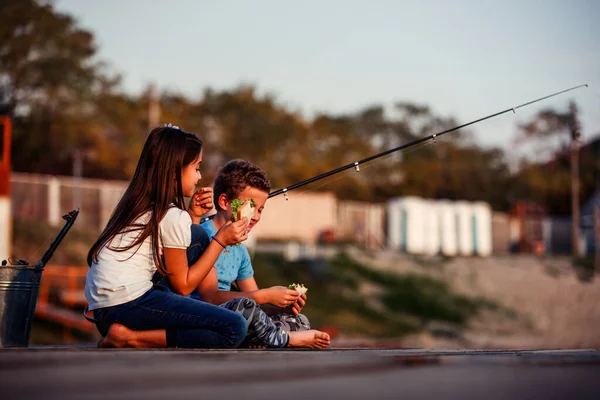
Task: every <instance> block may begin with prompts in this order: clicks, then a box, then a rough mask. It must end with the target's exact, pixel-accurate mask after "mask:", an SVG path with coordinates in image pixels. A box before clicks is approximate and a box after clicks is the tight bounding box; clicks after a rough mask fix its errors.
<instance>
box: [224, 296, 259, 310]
mask: <svg viewBox="0 0 600 400" xmlns="http://www.w3.org/2000/svg"><path fill="white" fill-rule="evenodd" d="M227 305H228V307H227V308H229V309H230V310H234V311H237V312H240V313H243V312H244V310H253V309H256V308H257V307H258V304H256V301H254V300H252V299H248V298H246V297H238V298H235V299H233V300H231V301H230V302H228V304H227Z"/></svg>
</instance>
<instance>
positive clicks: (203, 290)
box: [198, 268, 298, 308]
mask: <svg viewBox="0 0 600 400" xmlns="http://www.w3.org/2000/svg"><path fill="white" fill-rule="evenodd" d="M237 283H238V286H239V288H240V292H232V291H229V290H219V280H218V277H217V270H216V269H215V268H212V269H211V271H210V272H209V273H208V275H207V276H206V278H204V280H203V281H202V282H200V284H199V285H198V292H199V293H200V298H201V299H202V300H204V301H206V302H207V303H211V304H216V305H219V304H223V303H225V302H227V301H229V300H233V299H235V298H238V297H246V298H248V299H252V300H254V301H256V303H257V304H267V303H270V304H273V305H274V306H277V307H282V308H283V307H287V306H289V305H292V304H294V302H295V301H296V299H297V298H298V292H296V291H295V290H289V289H288V288H286V287H283V286H273V287H271V288H268V289H259V288H258V285H257V284H256V280H255V279H254V277H253V276H252V277H250V278H247V279H243V280H239V281H237Z"/></svg>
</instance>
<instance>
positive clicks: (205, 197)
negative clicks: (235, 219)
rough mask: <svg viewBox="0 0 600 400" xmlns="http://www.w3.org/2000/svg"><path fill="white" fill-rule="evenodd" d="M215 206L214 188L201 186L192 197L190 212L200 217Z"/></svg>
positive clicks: (193, 215) (189, 206)
mask: <svg viewBox="0 0 600 400" xmlns="http://www.w3.org/2000/svg"><path fill="white" fill-rule="evenodd" d="M214 207H215V205H214V203H213V190H212V188H210V187H203V188H200V189H198V190H197V191H196V193H194V195H193V196H192V197H191V198H190V204H189V205H188V212H189V213H190V215H191V216H192V217H197V218H200V217H202V216H203V215H204V214H206V213H207V212H209V211H210V210H212V209H213V208H214Z"/></svg>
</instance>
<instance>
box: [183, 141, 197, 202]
mask: <svg viewBox="0 0 600 400" xmlns="http://www.w3.org/2000/svg"><path fill="white" fill-rule="evenodd" d="M201 164H202V151H200V154H199V155H198V158H196V159H195V160H194V161H192V162H191V163H190V164H189V165H185V166H184V167H183V169H182V171H181V186H182V187H181V191H182V192H183V195H184V196H185V197H192V196H193V195H194V192H195V191H196V185H197V184H198V181H199V180H200V179H201V178H202V175H201V174H200V165H201Z"/></svg>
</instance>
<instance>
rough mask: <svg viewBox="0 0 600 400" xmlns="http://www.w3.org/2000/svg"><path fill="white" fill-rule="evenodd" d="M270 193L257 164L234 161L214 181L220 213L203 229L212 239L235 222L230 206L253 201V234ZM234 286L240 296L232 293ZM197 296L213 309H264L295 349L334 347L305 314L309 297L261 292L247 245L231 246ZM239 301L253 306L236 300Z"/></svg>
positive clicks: (270, 290) (275, 289) (290, 292)
mask: <svg viewBox="0 0 600 400" xmlns="http://www.w3.org/2000/svg"><path fill="white" fill-rule="evenodd" d="M270 190H271V184H270V182H269V180H268V179H267V176H266V174H265V172H264V171H263V170H262V169H260V168H259V167H257V166H256V165H254V164H252V163H250V162H248V161H244V160H233V161H230V162H229V163H227V165H225V166H224V167H223V168H222V169H221V170H220V171H219V173H218V174H217V176H216V178H215V181H214V187H213V197H214V205H215V207H216V209H217V214H216V215H215V217H214V219H213V220H211V221H207V222H205V223H203V224H202V225H201V226H202V228H204V230H205V231H206V233H207V234H208V238H209V239H212V238H213V236H214V234H215V233H216V232H217V231H218V230H219V228H220V227H221V226H223V225H224V224H226V223H227V222H228V221H230V220H231V218H232V214H233V210H232V206H231V203H232V201H233V200H236V199H237V200H240V201H244V200H247V201H250V200H253V201H254V215H253V216H252V217H251V218H250V221H248V231H250V230H252V228H253V227H254V226H255V225H256V224H257V223H258V222H259V221H260V217H261V213H262V212H263V210H264V207H265V203H266V201H267V198H268V196H269V191H270ZM223 247H225V246H223ZM234 282H235V283H236V284H237V287H238V289H239V292H233V291H231V285H232V283H234ZM192 297H196V298H200V299H202V300H204V301H206V302H209V303H212V304H217V305H219V304H220V305H222V306H224V307H226V308H229V309H232V310H234V311H236V312H238V313H241V314H243V315H244V314H249V313H253V312H257V313H261V311H260V309H262V310H263V311H265V312H266V313H267V314H268V315H269V318H270V320H271V322H273V323H274V324H275V325H276V326H277V327H278V329H279V330H283V331H284V332H286V333H287V334H288V335H289V345H290V346H291V347H296V346H299V347H317V348H323V347H327V345H329V335H327V334H326V333H323V332H319V331H316V330H310V324H309V322H308V319H307V318H306V317H305V316H304V315H302V314H300V311H302V308H303V307H304V305H305V303H306V295H305V294H303V295H299V294H298V292H296V291H295V290H289V289H288V288H286V287H283V286H273V287H270V288H267V289H259V288H258V285H257V283H256V280H255V279H254V271H253V269H252V263H251V261H250V255H249V254H248V250H247V249H246V247H244V245H243V244H240V245H237V246H226V248H225V250H224V251H222V252H221V255H220V256H219V258H218V259H217V262H216V263H215V268H213V269H212V270H211V271H210V272H209V273H208V275H207V276H206V278H204V280H203V281H202V282H201V283H200V284H199V286H198V291H197V292H195V293H194V294H192ZM240 297H243V298H246V299H250V300H253V302H243V303H240V302H239V301H233V300H234V299H238V298H240ZM223 303H225V304H223ZM253 303H255V304H258V305H260V308H259V310H250V309H251V308H252V304H253ZM245 316H246V317H248V315H245ZM251 330H252V325H251V326H250V327H249V336H250V339H251V340H250V341H251V342H252V332H251ZM273 334H274V333H273ZM255 342H256V341H255ZM254 344H256V343H254Z"/></svg>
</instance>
